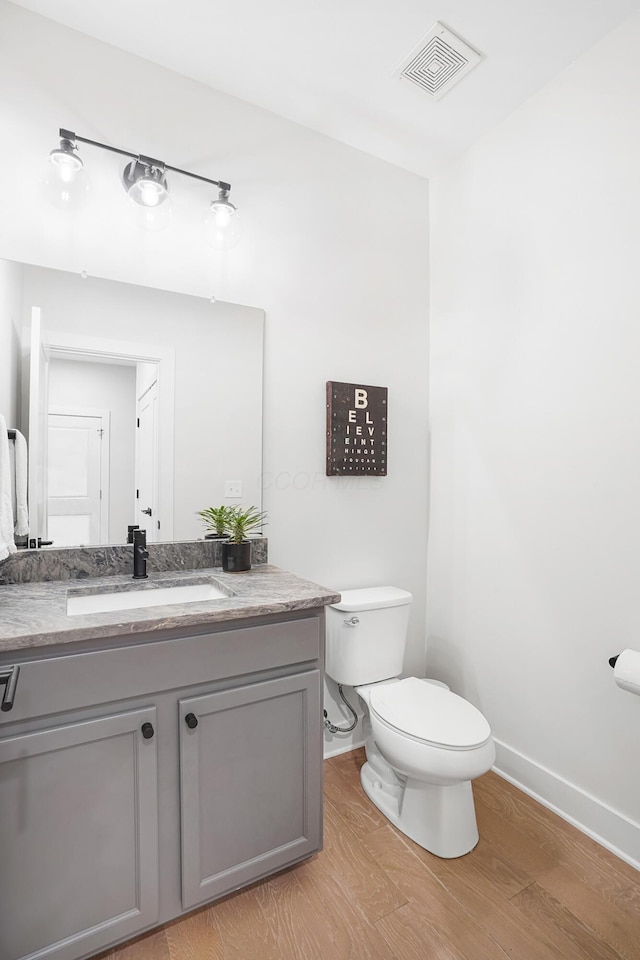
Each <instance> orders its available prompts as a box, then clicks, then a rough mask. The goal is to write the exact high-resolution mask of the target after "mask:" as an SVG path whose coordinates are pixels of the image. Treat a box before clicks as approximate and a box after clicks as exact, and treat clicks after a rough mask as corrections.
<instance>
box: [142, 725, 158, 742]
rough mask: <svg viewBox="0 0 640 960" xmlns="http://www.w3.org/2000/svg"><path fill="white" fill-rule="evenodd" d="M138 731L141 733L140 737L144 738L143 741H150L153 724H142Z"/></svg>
mask: <svg viewBox="0 0 640 960" xmlns="http://www.w3.org/2000/svg"><path fill="white" fill-rule="evenodd" d="M140 729H141V731H142V736H143V737H144V738H145V740H151V737H152V736H153V734H154V732H155V731H154V729H153V724H152V723H148V722H147V723H143V724H142V726H141V727H140Z"/></svg>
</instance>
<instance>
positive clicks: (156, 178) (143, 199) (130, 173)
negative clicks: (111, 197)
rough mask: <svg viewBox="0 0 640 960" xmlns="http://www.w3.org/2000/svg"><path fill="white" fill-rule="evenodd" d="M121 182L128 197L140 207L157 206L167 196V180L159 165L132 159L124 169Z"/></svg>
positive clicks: (166, 198)
mask: <svg viewBox="0 0 640 960" xmlns="http://www.w3.org/2000/svg"><path fill="white" fill-rule="evenodd" d="M122 182H123V184H124V187H125V190H126V191H127V193H128V194H129V197H130V199H131V200H133V202H134V203H139V204H140V206H141V207H149V208H153V207H159V206H160V204H162V203H166V201H167V200H168V198H169V189H168V187H167V181H166V179H165V176H164V173H163V171H162V170H161V168H160V167H154V166H149V165H147V164H143V163H140V161H139V160H132V161H131V163H129V164H127V166H126V167H125V169H124V173H123V174H122Z"/></svg>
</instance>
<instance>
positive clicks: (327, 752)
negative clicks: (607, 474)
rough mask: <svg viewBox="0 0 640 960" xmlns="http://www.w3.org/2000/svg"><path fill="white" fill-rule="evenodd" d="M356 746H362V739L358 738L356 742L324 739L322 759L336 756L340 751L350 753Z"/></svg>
mask: <svg viewBox="0 0 640 960" xmlns="http://www.w3.org/2000/svg"><path fill="white" fill-rule="evenodd" d="M358 747H364V740H358V742H357V743H352V742H351V741H349V743H337V744H333V743H327V742H326V741H325V745H324V759H325V760H328V759H329V758H330V757H337V756H338V755H339V754H341V753H351V751H352V750H357V749H358Z"/></svg>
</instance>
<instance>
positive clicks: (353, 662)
mask: <svg viewBox="0 0 640 960" xmlns="http://www.w3.org/2000/svg"><path fill="white" fill-rule="evenodd" d="M412 599H413V597H412V596H411V594H410V593H408V592H407V591H406V590H401V589H400V588H399V587H365V588H364V589H360V590H344V591H343V592H342V595H341V600H340V603H334V604H332V605H331V606H329V607H327V646H326V664H325V669H326V672H327V674H328V676H330V677H331V679H332V680H335V681H336V683H344V684H347V685H348V686H350V687H357V686H360V685H361V684H363V683H377V682H378V681H379V680H388V679H389V678H390V677H397V676H399V674H400V673H402V666H403V661H404V651H405V647H406V645H407V627H408V624H409V606H410V604H411V601H412Z"/></svg>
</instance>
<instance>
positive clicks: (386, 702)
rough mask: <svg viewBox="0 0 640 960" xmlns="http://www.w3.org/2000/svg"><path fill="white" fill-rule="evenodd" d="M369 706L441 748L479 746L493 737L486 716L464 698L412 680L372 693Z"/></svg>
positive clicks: (379, 688) (387, 686)
mask: <svg viewBox="0 0 640 960" xmlns="http://www.w3.org/2000/svg"><path fill="white" fill-rule="evenodd" d="M369 705H370V707H371V709H372V710H373V711H374V712H375V713H376V714H377V715H378V716H379V717H380V719H381V720H383V721H384V722H385V723H387V724H389V725H390V726H392V727H395V728H396V729H397V730H400V731H401V732H403V733H407V734H409V736H411V737H416V738H417V739H419V740H425V741H426V742H427V743H433V744H436V745H437V746H441V747H449V748H454V749H455V748H458V749H463V748H467V749H468V748H471V747H479V746H481V745H482V744H483V743H486V741H487V740H488V739H489V737H490V736H491V728H490V726H489V724H488V723H487V721H486V719H485V717H483V715H482V714H481V713H480V711H479V710H477V709H476V707H474V706H473V704H472V703H469V702H468V700H464V699H463V698H462V697H459V696H457V694H455V693H451V691H450V690H445V689H444V688H443V687H436V686H434V685H433V684H429V683H425V682H424V680H419V679H418V678H417V677H408V678H407V679H406V680H400V681H399V682H398V683H390V684H382V685H380V686H379V687H377V688H375V689H372V690H371V696H370V701H369Z"/></svg>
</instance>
